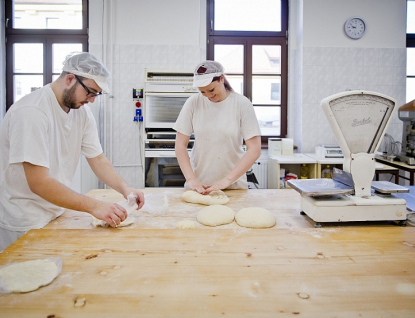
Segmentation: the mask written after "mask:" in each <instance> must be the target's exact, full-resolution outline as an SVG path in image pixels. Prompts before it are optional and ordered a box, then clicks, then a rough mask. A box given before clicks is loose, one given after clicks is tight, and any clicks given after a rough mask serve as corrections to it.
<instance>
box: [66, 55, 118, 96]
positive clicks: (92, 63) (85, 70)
mask: <svg viewBox="0 0 415 318" xmlns="http://www.w3.org/2000/svg"><path fill="white" fill-rule="evenodd" d="M62 71H65V72H68V73H72V74H75V75H79V76H82V77H86V78H90V79H93V80H94V81H95V83H97V85H98V86H99V87H100V88H101V89H102V90H103V91H104V92H105V93H109V92H110V89H109V86H108V83H107V81H108V79H109V77H110V72H109V71H108V70H107V68H106V67H105V66H104V65H103V64H102V62H101V61H100V60H98V59H97V58H96V57H95V56H94V55H92V54H91V53H88V52H71V53H69V54H68V55H67V56H66V58H65V61H64V62H63V68H62Z"/></svg>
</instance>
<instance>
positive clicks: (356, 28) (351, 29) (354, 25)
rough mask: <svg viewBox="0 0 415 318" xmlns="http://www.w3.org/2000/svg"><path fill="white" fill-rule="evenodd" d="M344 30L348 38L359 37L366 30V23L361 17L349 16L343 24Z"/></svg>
mask: <svg viewBox="0 0 415 318" xmlns="http://www.w3.org/2000/svg"><path fill="white" fill-rule="evenodd" d="M344 31H345V32H346V34H347V36H348V37H349V38H351V39H354V40H357V39H360V38H361V37H362V36H363V35H364V34H365V32H366V23H365V21H363V19H361V18H357V17H353V18H350V19H348V20H347V21H346V23H345V24H344Z"/></svg>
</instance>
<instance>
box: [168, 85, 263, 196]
mask: <svg viewBox="0 0 415 318" xmlns="http://www.w3.org/2000/svg"><path fill="white" fill-rule="evenodd" d="M173 129H174V130H176V131H177V132H179V133H181V134H183V135H186V136H191V135H192V134H194V137H195V142H194V146H193V148H192V150H191V153H190V163H191V165H192V168H193V171H194V174H195V176H196V178H197V179H198V180H199V181H201V182H202V183H204V184H206V185H210V184H212V183H213V182H215V181H218V180H220V179H222V178H224V177H225V176H226V175H227V174H228V173H229V172H230V171H231V170H232V169H233V168H234V167H235V166H236V164H237V163H238V162H239V160H240V159H241V158H242V156H243V155H244V150H243V148H242V146H243V140H248V139H251V138H252V137H255V136H260V135H261V130H260V128H259V124H258V120H257V118H256V115H255V111H254V108H253V106H252V103H251V102H250V101H249V99H247V98H246V97H245V96H243V95H240V94H238V93H235V92H231V93H230V94H229V96H228V97H227V98H226V99H225V100H223V101H221V102H218V103H213V102H211V101H210V100H209V99H208V98H206V97H204V96H203V95H202V94H201V93H199V94H196V95H193V96H191V97H190V98H189V99H188V100H187V101H186V103H185V104H184V105H183V108H182V110H181V112H180V114H179V116H178V118H177V121H176V123H175V124H174V126H173ZM247 187H248V184H247V181H246V175H245V174H244V175H243V176H242V177H240V178H239V179H238V180H237V181H235V182H234V183H233V184H232V185H231V186H230V187H229V189H246V188H247Z"/></svg>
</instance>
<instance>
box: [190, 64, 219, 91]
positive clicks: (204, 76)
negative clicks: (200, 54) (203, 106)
mask: <svg viewBox="0 0 415 318" xmlns="http://www.w3.org/2000/svg"><path fill="white" fill-rule="evenodd" d="M224 71H225V69H224V68H223V66H222V64H220V63H219V62H215V61H204V62H202V63H200V64H199V65H198V66H196V68H195V71H194V74H193V87H205V86H208V85H209V84H210V83H212V80H213V78H214V77H217V76H221V75H223V74H224Z"/></svg>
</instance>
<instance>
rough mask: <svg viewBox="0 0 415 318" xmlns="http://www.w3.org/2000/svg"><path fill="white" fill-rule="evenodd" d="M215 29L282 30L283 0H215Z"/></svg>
mask: <svg viewBox="0 0 415 318" xmlns="http://www.w3.org/2000/svg"><path fill="white" fill-rule="evenodd" d="M214 15H215V27H214V28H215V30H216V31H218V30H222V31H225V30H228V31H274V32H277V31H281V0H255V1H252V0H215V12H214Z"/></svg>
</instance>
